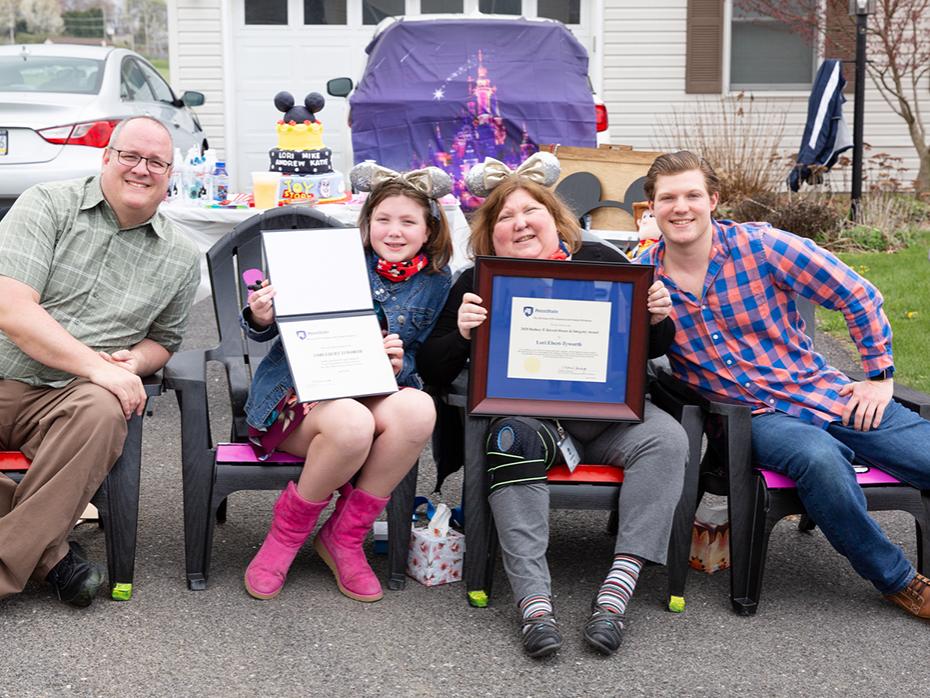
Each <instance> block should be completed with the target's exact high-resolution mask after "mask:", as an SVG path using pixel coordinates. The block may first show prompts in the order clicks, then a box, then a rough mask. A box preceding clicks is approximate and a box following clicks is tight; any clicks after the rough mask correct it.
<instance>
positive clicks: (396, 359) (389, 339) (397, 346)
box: [384, 334, 404, 376]
mask: <svg viewBox="0 0 930 698" xmlns="http://www.w3.org/2000/svg"><path fill="white" fill-rule="evenodd" d="M384 351H385V353H386V354H387V355H388V359H390V360H391V368H393V369H394V375H395V376H396V375H397V374H398V373H400V370H401V369H402V368H403V367H404V341H403V340H402V339H401V338H400V335H396V334H386V335H384Z"/></svg>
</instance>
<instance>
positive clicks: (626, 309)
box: [487, 275, 634, 404]
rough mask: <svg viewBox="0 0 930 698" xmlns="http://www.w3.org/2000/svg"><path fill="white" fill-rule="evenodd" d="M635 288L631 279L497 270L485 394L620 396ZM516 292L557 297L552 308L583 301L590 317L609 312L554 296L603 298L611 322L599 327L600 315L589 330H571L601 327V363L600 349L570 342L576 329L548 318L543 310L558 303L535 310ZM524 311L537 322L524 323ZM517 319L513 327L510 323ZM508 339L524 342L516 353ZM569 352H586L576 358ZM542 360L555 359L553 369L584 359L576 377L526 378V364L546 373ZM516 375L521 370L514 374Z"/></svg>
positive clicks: (612, 399)
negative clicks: (545, 275) (603, 342)
mask: <svg viewBox="0 0 930 698" xmlns="http://www.w3.org/2000/svg"><path fill="white" fill-rule="evenodd" d="M633 290H634V286H633V283H631V282H620V281H595V280H581V279H552V278H542V279H540V278H530V277H522V276H503V275H499V276H495V277H494V280H493V294H492V308H491V313H490V318H491V319H490V327H489V330H490V339H489V344H488V355H489V361H488V376H487V397H489V398H523V399H536V400H561V401H584V402H600V403H611V404H622V403H624V402H625V401H626V384H627V360H628V353H629V343H630V316H631V304H632V298H633ZM514 299H518V300H516V301H515V300H514ZM521 299H541V300H548V301H552V302H553V303H556V304H559V305H557V306H555V307H566V308H571V307H573V306H578V307H582V306H583V307H585V308H586V309H587V310H585V315H586V316H588V317H594V316H597V317H601V316H603V317H607V311H606V310H604V309H600V310H604V312H602V313H594V314H592V313H591V312H590V309H591V307H592V306H591V304H590V303H580V304H571V303H560V302H561V301H589V302H590V301H594V302H599V303H609V304H610V306H609V322H608V323H607V326H606V327H602V326H601V323H600V322H596V323H595V322H594V321H593V320H590V321H588V326H589V327H590V328H591V329H590V330H577V331H579V332H582V333H584V332H588V333H589V334H594V333H600V332H606V338H604V337H602V338H601V340H605V339H606V347H607V348H606V353H607V357H606V365H605V362H604V358H603V354H602V353H601V352H593V351H590V348H591V347H590V346H586V349H588V351H581V350H578V349H577V348H576V347H578V346H579V345H580V344H581V342H575V341H572V339H573V337H572V336H571V332H575V331H576V330H574V329H573V326H572V325H570V324H566V323H565V322H562V323H560V322H558V321H557V320H554V321H551V322H550V320H549V317H547V316H546V315H544V314H543V312H548V313H552V314H555V313H556V312H557V311H556V310H552V309H549V310H544V311H542V312H541V311H540V309H539V308H538V307H537V306H535V305H534V303H533V302H532V301H531V300H530V301H524V300H521ZM542 305H543V306H544V307H546V308H552V307H553V305H552V303H549V304H542ZM594 310H599V309H597V308H594ZM566 314H569V315H570V314H571V313H570V312H569V313H566ZM521 316H522V317H521ZM530 318H532V320H533V321H534V322H535V321H537V320H538V323H536V324H532V323H530V322H529V319H530ZM572 319H574V320H575V323H576V324H575V326H577V327H584V326H585V325H584V323H585V320H584V319H583V317H581V316H579V317H578V318H572ZM515 321H516V322H517V323H518V325H519V327H515V326H514V322H515ZM560 328H568V329H560ZM512 333H514V335H513V337H512V336H511V335H512ZM534 333H535V334H534ZM549 337H551V338H553V339H549ZM537 338H538V339H537ZM512 339H513V340H514V341H516V340H517V339H519V342H520V346H521V347H523V350H522V354H520V355H519V356H518V357H517V358H516V359H515V352H516V350H515V349H514V347H512V346H511V342H512ZM594 343H595V344H596V343H597V342H596V341H595V342H594ZM533 344H538V345H540V352H541V354H542V356H543V358H542V359H539V358H537V357H536V356H533V355H532V354H533V349H532V345H533ZM589 344H590V343H589ZM556 345H557V346H556ZM562 345H565V346H564V347H563V346H562ZM573 352H575V353H576V354H578V356H582V355H583V356H584V357H586V358H584V359H583V361H582V360H579V361H578V362H574V361H573V360H572V357H573V356H574V355H575V354H573ZM595 354H596V355H595ZM547 357H548V358H547ZM547 362H548V365H550V366H551V365H553V364H557V365H558V368H557V370H558V371H560V372H565V371H571V370H573V369H574V368H575V366H574V365H573V364H574V363H578V364H582V363H583V364H584V365H583V366H579V372H580V373H585V374H586V375H585V377H584V378H583V379H580V380H575V379H572V378H568V379H556V378H553V377H552V375H544V376H542V377H540V378H532V377H525V376H526V374H527V373H528V372H532V371H541V372H542V373H546V370H545V366H546V364H547ZM540 366H542V369H540ZM550 373H551V372H550ZM580 373H579V374H580ZM521 374H522V377H515V376H521Z"/></svg>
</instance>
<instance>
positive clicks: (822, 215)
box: [729, 192, 844, 242]
mask: <svg viewBox="0 0 930 698" xmlns="http://www.w3.org/2000/svg"><path fill="white" fill-rule="evenodd" d="M729 215H730V216H731V217H732V218H733V219H734V220H737V221H767V222H769V223H771V224H772V225H773V226H775V227H776V228H780V229H781V230H787V231H789V232H792V233H794V234H795V235H800V236H801V237H806V238H810V239H812V240H814V241H816V242H824V241H826V240H828V239H830V238H831V237H832V236H834V235H835V233H836V231H837V230H838V228H839V227H840V225H841V221H842V217H843V215H844V213H843V211H842V210H841V209H840V208H839V207H838V205H837V201H836V199H834V198H833V197H831V196H810V195H806V194H776V193H774V192H760V193H759V194H757V195H756V196H754V197H751V198H745V199H743V200H742V201H740V202H738V203H737V204H735V205H733V206H731V207H730V208H729Z"/></svg>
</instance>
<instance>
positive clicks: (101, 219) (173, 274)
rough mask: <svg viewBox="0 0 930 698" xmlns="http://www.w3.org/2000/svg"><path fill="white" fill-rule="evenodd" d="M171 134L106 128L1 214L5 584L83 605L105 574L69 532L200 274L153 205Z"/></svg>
mask: <svg viewBox="0 0 930 698" xmlns="http://www.w3.org/2000/svg"><path fill="white" fill-rule="evenodd" d="M173 152H174V148H173V144H172V141H171V134H170V133H169V132H168V131H167V129H166V128H165V127H164V126H163V125H162V124H161V123H160V122H159V121H157V120H155V119H152V118H149V117H136V118H132V119H127V120H126V121H123V122H122V123H121V124H119V125H118V126H117V127H116V129H114V131H113V133H112V135H111V137H110V143H109V146H108V147H107V148H106V149H105V150H104V152H103V166H102V169H101V173H100V174H99V175H97V176H93V177H84V178H81V179H75V180H68V181H64V182H54V183H49V184H40V185H37V186H34V187H32V188H30V189H28V190H27V191H25V192H24V193H23V194H22V196H20V197H19V199H18V200H17V201H16V203H15V204H14V205H13V208H11V209H10V211H9V213H8V214H7V215H6V217H5V218H4V219H3V220H2V221H0V450H19V451H22V453H23V455H24V456H26V458H28V459H29V460H30V461H31V462H32V463H31V466H30V468H29V470H28V471H27V472H26V474H25V476H24V477H23V479H22V481H21V482H20V483H19V484H18V485H17V484H16V483H15V482H13V480H11V479H9V478H7V477H5V476H3V475H0V597H3V596H6V595H8V594H13V593H17V592H19V591H22V589H23V587H24V586H25V585H26V582H27V581H28V580H29V579H30V578H31V579H35V580H38V581H41V580H47V581H48V582H49V583H50V584H51V585H52V587H53V588H54V590H55V591H56V593H57V594H58V597H59V598H60V599H61V600H62V601H65V602H67V603H70V604H73V605H76V606H87V605H89V604H90V603H91V601H92V600H93V598H94V596H95V594H96V593H97V590H98V589H99V587H100V586H101V584H102V583H103V574H102V571H101V569H100V567H99V566H98V565H96V564H94V563H91V562H89V561H87V560H85V559H84V558H83V556H82V553H81V550H80V549H79V548H78V547H77V546H76V544H73V543H72V544H69V543H68V533H69V531H70V530H71V528H72V526H73V525H74V523H75V521H76V520H77V518H78V517H79V516H80V515H81V512H83V510H84V507H85V506H86V505H87V503H88V502H89V501H90V498H91V496H92V495H93V494H94V492H95V491H96V490H97V488H98V487H99V486H100V484H101V483H102V482H103V480H104V478H105V477H106V475H107V473H108V472H109V469H110V468H111V467H112V466H113V464H114V462H115V461H116V459H117V457H118V456H119V454H120V452H121V451H122V448H123V441H124V439H125V437H126V431H127V428H126V422H127V420H128V419H129V418H131V417H132V415H133V414H139V415H141V414H142V411H143V410H144V409H145V400H146V395H145V390H144V389H143V387H142V381H141V376H146V375H149V374H151V373H153V372H155V371H157V370H158V369H160V368H161V367H162V366H164V365H165V363H166V362H167V361H168V359H169V358H170V356H171V353H172V352H174V351H176V350H177V349H178V347H179V346H180V344H181V338H182V335H183V333H184V327H185V324H186V322H187V315H188V311H189V310H190V306H191V303H192V302H193V299H194V292H195V290H196V288H197V285H198V283H199V281H200V271H199V254H198V252H197V249H196V247H195V246H194V245H193V244H192V243H191V242H190V241H188V240H187V239H185V238H184V237H183V236H182V235H181V234H180V233H178V232H177V231H175V230H174V228H173V227H172V226H171V224H170V223H169V222H168V221H167V220H166V219H165V218H164V217H163V216H162V215H161V214H160V213H158V204H159V203H160V202H161V201H162V200H163V199H164V197H165V192H166V190H167V187H168V180H169V177H170V175H171V158H172V154H173Z"/></svg>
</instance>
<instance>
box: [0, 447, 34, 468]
mask: <svg viewBox="0 0 930 698" xmlns="http://www.w3.org/2000/svg"><path fill="white" fill-rule="evenodd" d="M0 470H9V471H13V470H29V461H28V460H27V458H26V456H24V455H23V454H22V453H20V452H19V451H0Z"/></svg>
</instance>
